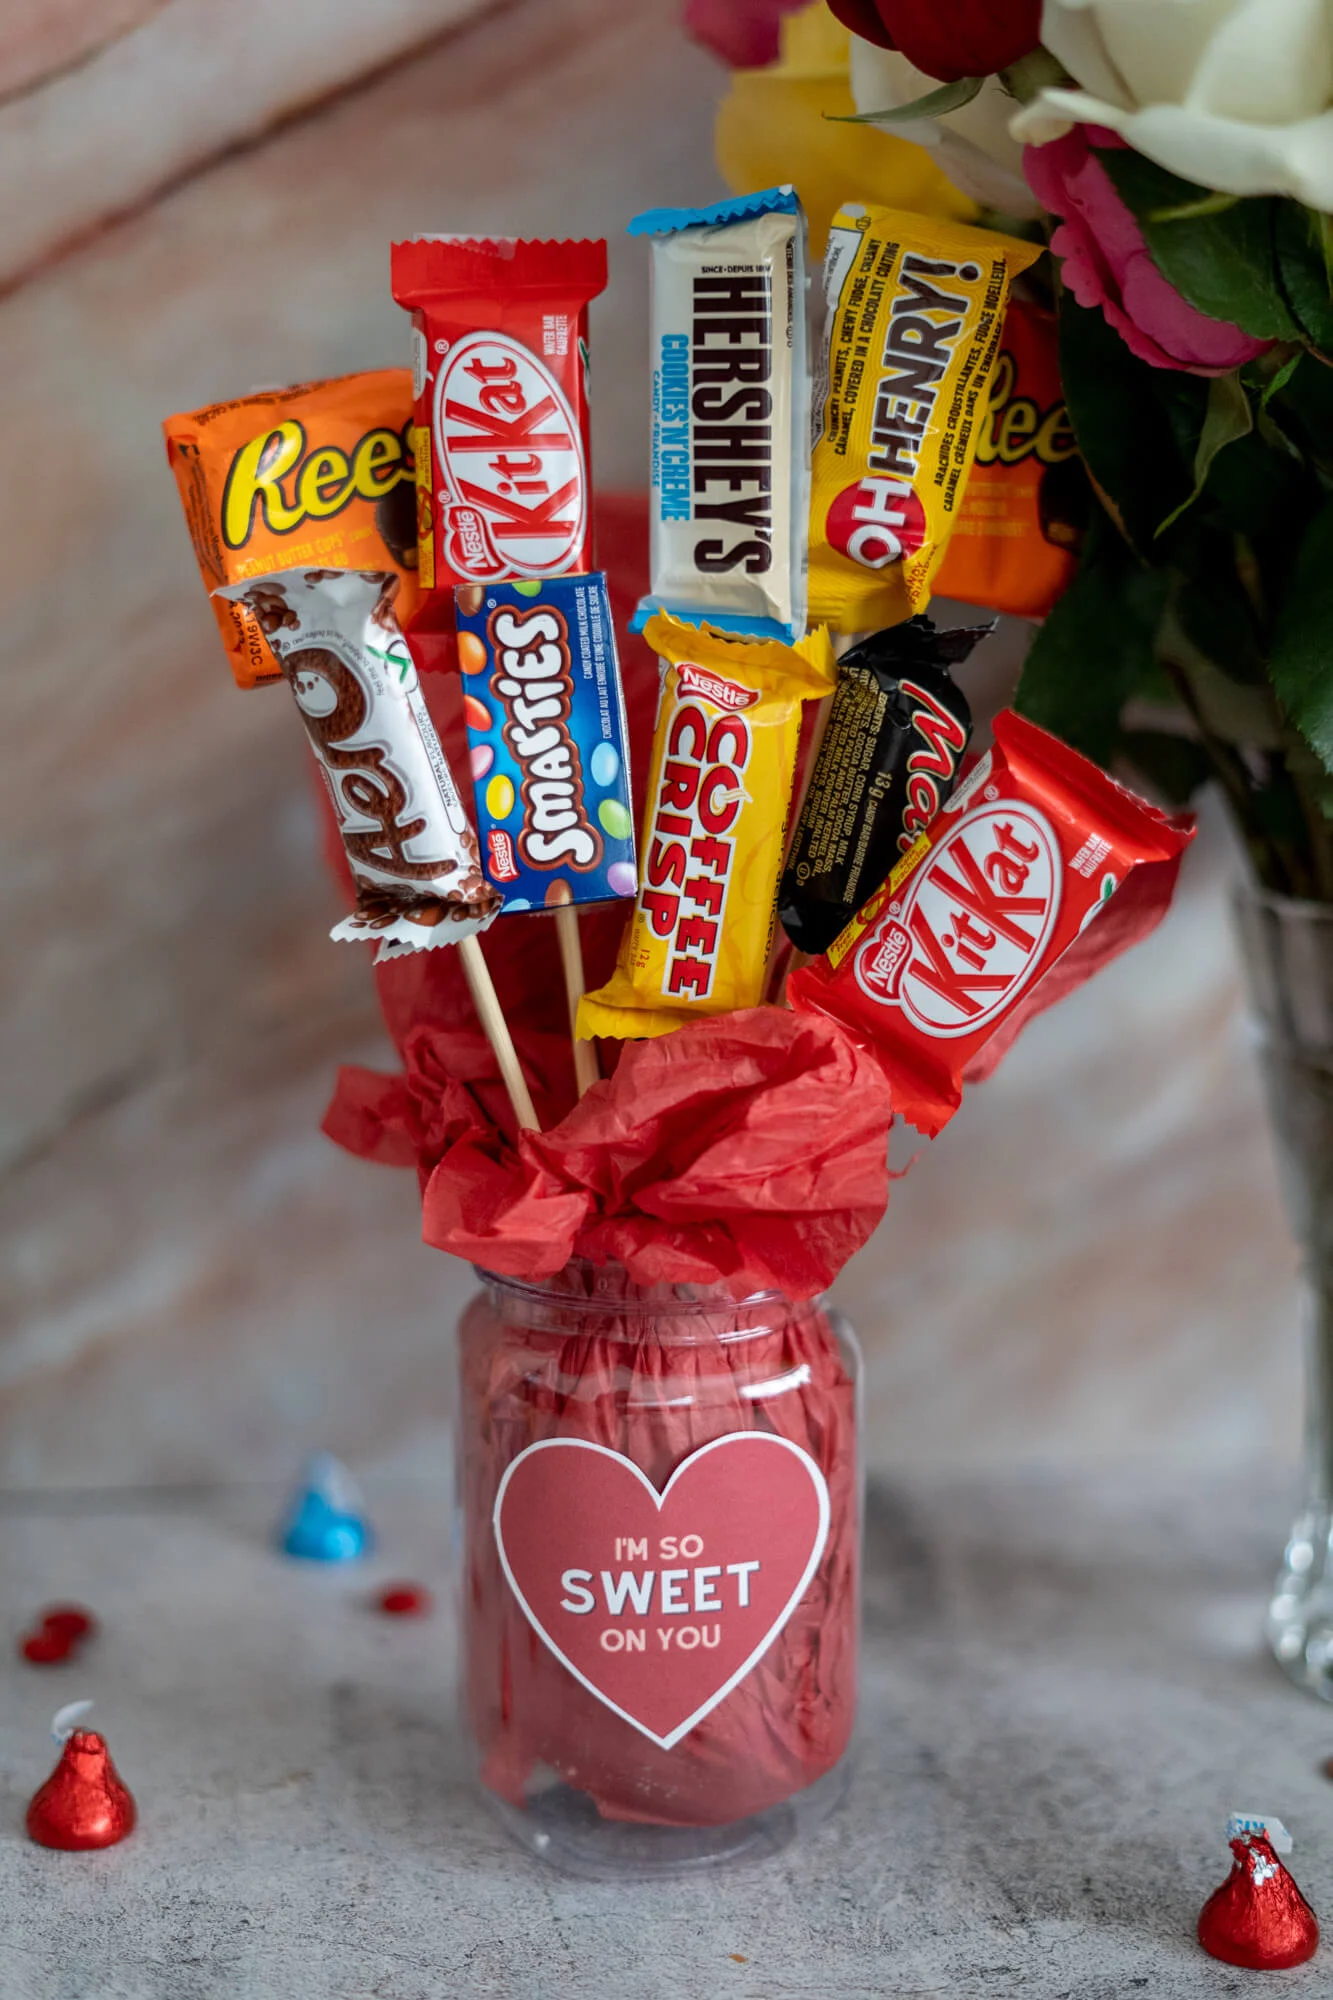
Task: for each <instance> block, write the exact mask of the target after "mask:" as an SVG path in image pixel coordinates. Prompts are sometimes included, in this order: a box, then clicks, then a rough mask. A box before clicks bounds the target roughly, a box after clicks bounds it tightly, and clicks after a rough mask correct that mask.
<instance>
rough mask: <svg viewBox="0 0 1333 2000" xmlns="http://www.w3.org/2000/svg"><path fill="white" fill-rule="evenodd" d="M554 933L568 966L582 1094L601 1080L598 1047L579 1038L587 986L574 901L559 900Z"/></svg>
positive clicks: (577, 1074) (571, 1020)
mask: <svg viewBox="0 0 1333 2000" xmlns="http://www.w3.org/2000/svg"><path fill="white" fill-rule="evenodd" d="M555 934H556V937H557V938H558V939H559V942H560V963H561V965H562V966H563V967H564V969H565V999H566V1001H567V1003H568V1005H569V1032H570V1036H571V1039H572V1040H573V1043H574V1081H575V1083H576V1084H577V1085H578V1092H579V1096H580V1097H582V1096H583V1094H584V1092H585V1091H587V1090H591V1088H592V1086H593V1084H595V1083H600V1082H601V1080H602V1072H601V1070H600V1069H599V1068H598V1066H597V1050H596V1048H595V1047H594V1046H593V1044H592V1043H591V1042H581V1041H580V1040H579V1039H578V1033H577V1026H578V1014H579V1001H580V1000H581V999H582V998H583V995H584V993H585V991H586V986H585V982H584V978H583V943H582V940H581V939H580V937H579V913H578V910H577V909H576V908H575V906H574V904H573V903H557V904H556V910H555Z"/></svg>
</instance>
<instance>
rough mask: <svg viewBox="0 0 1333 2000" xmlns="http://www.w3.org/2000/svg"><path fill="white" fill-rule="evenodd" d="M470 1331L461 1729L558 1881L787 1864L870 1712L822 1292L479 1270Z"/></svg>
mask: <svg viewBox="0 0 1333 2000" xmlns="http://www.w3.org/2000/svg"><path fill="white" fill-rule="evenodd" d="M477 1276H478V1278H479V1279H480V1281H481V1286H482V1290H481V1292H480V1294H479V1295H478V1296H477V1297H476V1298H475V1299H474V1300H473V1301H472V1303H471V1305H470V1306H469V1307H468V1309H467V1311H466V1312H465V1313H464V1315H463V1319H462V1322H461V1326H460V1331H459V1342H460V1353H459V1362H460V1372H461V1394H460V1397H459V1399H458V1426H459V1433H458V1460H457V1462H458V1467H459V1480H460V1487H461V1502H462V1516H463V1540H464V1553H463V1563H462V1570H461V1575H462V1604H461V1621H462V1633H463V1653H464V1674H463V1679H464V1702H465V1720H466V1725H467V1727H468V1729H469V1730H470V1732H471V1735H472V1737H473V1740H474V1741H475V1744H476V1750H477V1755H478V1763H479V1772H480V1778H481V1783H482V1785H483V1786H484V1788H485V1791H486V1793H487V1795H488V1796H489V1798H490V1800H491V1802H492V1804H493V1806H494V1808H495V1810H496V1811H497V1813H498V1814H499V1817H500V1818H501V1820H502V1821H503V1823H504V1825H505V1826H506V1827H507V1828H508V1830H509V1831H510V1833H511V1834H512V1835H513V1836H514V1838H515V1839H516V1840H518V1841H519V1842H520V1843H521V1845H523V1846H524V1847H526V1848H528V1849H529V1850H530V1851H531V1852H532V1853H533V1854H536V1855H539V1856H541V1858H542V1859H544V1860H546V1861H549V1862H551V1863H552V1864H553V1865H554V1866H556V1867H559V1868H563V1869H566V1870H568V1871H570V1872H573V1873H577V1874H583V1875H592V1876H599V1877H607V1876H618V1875H625V1876H643V1875H652V1874H659V1873H670V1872H675V1871H677V1870H681V1869H691V1868H697V1867H700V1866H706V1865H708V1864H710V1863H715V1862H720V1861H724V1860H728V1859H731V1858H733V1857H735V1856H738V1855H742V1854H747V1855H748V1854H754V1853H761V1852H768V1851H773V1850H776V1849H777V1848H779V1847H781V1846H784V1845H786V1843H787V1842H788V1841H790V1840H791V1839H792V1838H793V1837H794V1836H795V1835H797V1834H798V1833H799V1832H801V1831H803V1830H805V1829H806V1828H807V1827H809V1826H810V1825H811V1824H813V1823H814V1822H816V1821H817V1820H818V1819H820V1818H822V1817H823V1816H824V1815H825V1814H826V1813H827V1812H828V1811H829V1810H830V1809H831V1808H832V1806H833V1805H835V1804H836V1803H837V1802H838V1800H839V1799H840V1797H841V1795H842V1793H843V1790H844V1789H845V1786H846V1782H847V1779H848V1777H849V1775H850V1772H849V1748H850V1745H851V1741H852V1731H853V1722H854V1718H855V1709H856V1668H857V1638H858V1624H859V1591H860V1535H861V1491H860V1467H859V1453H858V1440H857V1428H858V1396H859V1384H860V1355H859V1351H858V1349H857V1346H856V1343H855V1339H854V1337H853V1335H852V1332H851V1329H850V1327H849V1325H848V1324H847V1322H846V1320H845V1319H843V1317H842V1316H841V1315H840V1314H839V1313H837V1312H835V1311H834V1310H832V1308H831V1307H829V1306H828V1305H827V1304H825V1303H822V1302H819V1301H816V1302H813V1303H807V1304H799V1303H795V1302H793V1301H792V1300H790V1299H787V1298H784V1297H783V1296H782V1295H781V1294H780V1293H777V1292H760V1293H756V1294H755V1295H753V1296H751V1297H748V1298H745V1299H741V1300H736V1299H733V1298H732V1297H731V1296H730V1295H729V1294H728V1293H726V1292H724V1291H722V1290H720V1289H711V1288H704V1287H695V1286H660V1287H656V1288H652V1289H644V1288H642V1287H639V1286H637V1285H635V1284H633V1283H632V1282H631V1281H630V1280H629V1279H628V1278H627V1276H626V1275H625V1273H624V1272H623V1271H622V1270H620V1269H619V1268H617V1267H610V1268H602V1267H596V1268H595V1267H593V1266H591V1265H587V1264H583V1263H578V1264H572V1265H570V1266H569V1267H567V1268H566V1269H565V1270H564V1271H562V1272H561V1273H560V1274H559V1275H558V1276H557V1277H555V1278H553V1279H551V1280H549V1281H546V1282H543V1283H526V1282H519V1281H517V1280H514V1279H511V1278H504V1277H497V1276H496V1275H495V1274H494V1273H492V1272H487V1271H480V1270H479V1271H478V1272H477Z"/></svg>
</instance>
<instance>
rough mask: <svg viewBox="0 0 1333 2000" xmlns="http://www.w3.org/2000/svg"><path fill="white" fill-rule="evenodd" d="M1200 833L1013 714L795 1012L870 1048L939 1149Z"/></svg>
mask: <svg viewBox="0 0 1333 2000" xmlns="http://www.w3.org/2000/svg"><path fill="white" fill-rule="evenodd" d="M1193 833H1194V828H1193V823H1192V821H1190V820H1188V819H1169V818H1167V816H1166V815H1165V814H1164V813H1160V812H1158V811H1157V810H1156V808H1155V807H1153V806H1150V805H1147V804H1146V803H1145V802H1144V801H1143V800H1142V799H1140V798H1137V797H1135V795H1134V794H1133V793H1132V792H1128V791H1126V790H1125V789H1124V787H1123V786H1121V785H1117V784H1115V783H1114V782H1113V781H1112V780H1111V779H1110V778H1108V777H1107V776H1106V774H1105V773H1104V772H1103V771H1100V770H1098V768H1097V766H1096V765H1095V764H1091V763H1089V762H1088V760H1087V758H1086V757H1081V756H1080V755H1079V754H1078V752H1077V751H1075V750H1071V749H1070V748H1069V746H1068V745H1067V744H1064V743H1061V742H1060V741H1059V740H1058V739H1057V738H1056V737H1054V736H1048V735H1047V733H1046V731H1045V730H1044V729H1038V728H1037V727H1036V726H1035V724H1033V723H1031V722H1027V721H1025V720H1024V719H1023V718H1022V717H1021V716H1018V715H1015V714H1013V713H1012V712H1011V711H1007V710H1006V711H1004V712H1003V713H1001V714H1000V715H998V716H997V717H996V718H995V747H994V749H993V750H991V751H989V752H988V753H987V754H986V756H984V757H983V758H981V760H980V762H979V763H978V764H977V766H976V768H975V769H974V770H973V772H972V773H971V775H970V777H969V778H968V779H967V781H966V783H964V784H963V785H962V786H961V787H960V788H959V790H958V791H957V792H956V793H955V794H954V796H953V798H952V799H951V800H950V801H949V803H948V804H947V805H946V806H945V807H944V809H943V810H942V812H941V813H940V814H939V816H938V817H937V818H936V819H935V820H934V821H933V823H932V824H931V826H930V827H929V828H928V830H927V831H926V832H925V833H924V834H923V835H922V836H921V839H920V840H919V841H918V842H917V844H916V846H915V847H914V848H912V849H911V851H910V852H909V853H908V854H906V855H904V857H903V859H902V860H901V862H899V864H898V866H897V867H896V868H895V869H894V870H893V873H892V874H891V875H890V876H889V879H888V881H887V882H886V883H885V884H884V886H883V888H882V889H880V890H879V891H878V892H877V893H876V894H875V895H874V896H872V897H871V899H870V901H869V902H868V903H867V904H866V905H865V908H864V909H863V910H861V911H860V912H859V914H858V915H857V916H856V917H855V918H854V920H853V921H852V923H850V924H849V925H848V926H847V929H846V930H845V931H843V933H842V934H841V936H840V937H838V938H837V939H836V940H835V942H834V943H833V944H832V945H831V946H830V948H829V952H828V956H827V958H825V959H823V960H820V961H818V962H816V963H815V964H813V965H810V966H807V967H805V968H804V969H802V970H801V971H799V972H797V973H794V974H793V976H792V978H791V980H790V982H789V985H788V992H789V994H790V997H791V1002H792V1005H793V1007H795V1008H796V1009H798V1011H803V1012H809V1013H815V1014H822V1015H826V1016H829V1017H830V1018H832V1019H833V1020H835V1021H838V1022H840V1023H841V1024H842V1026H843V1027H844V1028H846V1029H847V1030H848V1031H849V1032H850V1033H851V1034H853V1035H855V1036H856V1037H857V1038H858V1039H859V1040H860V1041H861V1042H862V1043H863V1044H865V1045H866V1046H867V1047H869V1048H870V1049H872V1050H873V1051H874V1053H875V1055H876V1057H877V1058H878V1061H879V1063H880V1066H881V1068H882V1069H883V1071H884V1074H885V1076H886V1077H887V1078H888V1081H889V1086H890V1090H891V1092H892V1097H893V1108H894V1110H895V1112H896V1113H897V1114H898V1115H899V1116H901V1117H903V1118H906V1119H908V1120H910V1122H911V1123H912V1124H913V1125H915V1126H916V1127H917V1129H918V1130H919V1131H921V1132H924V1133H926V1134H927V1135H928V1136H929V1137H932V1138H933V1137H934V1135H935V1133H937V1132H938V1131H939V1130H940V1129H941V1127H942V1126H944V1125H945V1124H947V1123H948V1121H949V1119H950V1118H952V1116H953V1114H954V1112H955V1111H956V1110H957V1109H958V1106H959V1105H960V1103H961V1102H962V1094H963V1093H962V1086H963V1083H964V1080H965V1079H966V1080H967V1081H970V1082H971V1081H978V1080H979V1079H980V1078H981V1077H982V1076H984V1075H987V1074H989V1072H990V1070H991V1069H992V1068H994V1066H995V1063H996V1062H998V1060H999V1057H1000V1055H1001V1054H1003V1052H1004V1050H1005V1049H1007V1048H1008V1046H1009V1044H1010V1043H1011V1042H1012V1041H1013V1040H1014V1038H1015V1036H1016V1035H1017V1033H1018V1031H1019V1029H1020V1028H1021V1027H1022V1026H1023V1024H1024V1023H1025V1022H1026V1021H1027V1020H1028V1019H1029V1018H1030V1017H1031V1016H1032V1014H1034V1013H1036V1012H1037V1011H1039V1009H1041V1008H1043V1007H1048V1006H1050V1005H1051V1004H1052V1002H1053V1001H1055V1000H1058V999H1060V998H1061V997H1062V996H1063V995H1064V994H1065V993H1067V992H1069V991H1070V990H1071V989H1072V988H1073V987H1074V986H1076V985H1081V984H1082V982H1083V980H1085V979H1087V978H1089V977H1090V976H1091V974H1092V973H1093V972H1095V971H1097V970H1098V969H1099V967H1100V966H1102V965H1104V964H1106V963H1107V962H1108V961H1109V960H1110V959H1112V958H1114V957H1116V956H1117V954H1118V953H1119V952H1121V951H1123V950H1125V949H1126V948H1127V946H1128V945H1130V944H1134V943H1137V942H1138V941H1139V939H1140V938H1142V937H1146V936H1147V934H1148V932H1149V931H1151V930H1152V929H1153V928H1154V927H1155V926H1156V924H1157V923H1158V922H1160V920H1161V918H1162V917H1163V916H1164V915H1165V914H1166V910H1167V906H1168V905H1169V903H1170V900H1171V893H1172V890H1173V889H1174V887H1175V880H1176V875H1177V873H1178V871H1179V867H1180V859H1181V855H1182V854H1183V852H1184V850H1185V848H1186V846H1187V845H1188V844H1189V842H1190V840H1191V839H1192V838H1193Z"/></svg>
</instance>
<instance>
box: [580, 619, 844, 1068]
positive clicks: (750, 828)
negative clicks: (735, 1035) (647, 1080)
mask: <svg viewBox="0 0 1333 2000" xmlns="http://www.w3.org/2000/svg"><path fill="white" fill-rule="evenodd" d="M645 636H646V638H647V640H648V643H649V645H650V646H652V647H653V648H654V649H655V651H656V652H657V654H658V656H659V657H660V659H661V661H662V666H663V678H662V693H661V699H660V702H659V705H658V712H657V726H656V729H655V731H654V734H653V752H652V761H651V764H650V767H649V774H648V797H647V803H646V806H645V810H644V822H643V838H642V842H641V861H640V886H639V892H638V897H637V899H636V901H635V906H634V914H633V916H632V917H631V919H630V922H629V925H628V927H627V929H626V932H625V936H624V939H623V940H622V943H621V947H620V956H619V958H618V960H617V961H616V969H615V971H614V972H613V973H612V975H611V977H610V979H609V980H608V981H607V983H606V985H605V986H603V987H602V988H601V989H600V991H598V992H596V993H589V994H586V995H585V996H584V998H583V999H582V1000H581V1001H580V1003H579V1013H578V1034H579V1036H580V1037H581V1038H586V1037H588V1036H591V1035H616V1036H620V1037H622V1038H625V1039H633V1038H635V1037H640V1036H645V1035H665V1034H669V1033H670V1031H671V1030H672V1029H673V1028H679V1027H682V1026H683V1025H684V1023H685V1022H686V1021H687V1020H688V1019H689V1018H690V1016H691V1015H698V1014H722V1013H726V1012H727V1011H728V1010H729V1009H731V1008H733V1007H756V1006H758V1004H759V1002H760V1001H761V1000H762V998H763V993H764V975H765V972H766V969H767V964H768V955H769V948H770V946H771V943H772V939H773V925H774V911H775V904H776V896H777V885H778V874H779V871H780V869H781V867H782V855H783V849H784V846H785V844H786V832H787V814H788V810H789V807H790V804H791V793H792V783H793V779H794V776H795V770H796V752H797V746H798V743H799V740H800V733H801V704H802V702H805V701H818V700H820V699H821V698H822V697H823V696H824V695H826V694H831V693H832V691H833V687H834V683H835V679H836V673H837V669H836V663H835V660H834V655H833V647H832V644H831V642H830V640H829V636H828V633H827V632H826V631H824V630H822V629H821V630H819V631H817V632H812V633H810V634H808V635H807V637H805V638H804V639H801V640H798V641H797V643H796V644H795V645H794V646H786V645H783V644H782V642H781V641H780V640H776V639H770V640H759V641H755V640H749V641H742V640H736V639H728V638H726V637H725V636H724V635H723V634H721V633H718V632H712V631H709V630H707V629H706V628H701V627H698V626H693V625H685V624H682V623H680V622H679V621H678V620H677V619H675V618H672V617H670V616H669V615H668V614H667V613H665V612H660V611H659V612H658V613H657V614H656V615H655V616H654V617H653V618H652V619H651V620H650V621H649V623H648V627H647V631H646V634H645Z"/></svg>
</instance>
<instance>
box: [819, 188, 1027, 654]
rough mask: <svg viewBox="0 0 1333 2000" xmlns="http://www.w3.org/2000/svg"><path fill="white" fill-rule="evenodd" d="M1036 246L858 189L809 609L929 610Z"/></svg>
mask: <svg viewBox="0 0 1333 2000" xmlns="http://www.w3.org/2000/svg"><path fill="white" fill-rule="evenodd" d="M1040 255H1041V246H1040V245H1039V244H1035V243H1022V242H1020V241H1019V240H1018V239H1017V238H1016V237H1012V236H1001V235H1000V234H999V233H998V232H996V231H993V230H988V229H970V228H968V227H967V226H966V224H964V223H960V222H949V221H946V220H944V219H943V218H939V217H930V216H922V215H907V214H903V213H900V212H899V211H898V210H896V209H891V208H877V207H875V206H873V205H863V204H861V203H859V202H849V203H847V204H846V205H845V206H844V207H842V208H840V209H839V211H838V213H837V214H836V215H835V216H834V218H833V228H832V230H831V231H830V232H829V242H828V251H827V254H826V256H825V259H824V302H825V309H826V314H827V317H826V321H825V363H826V366H827V370H828V374H827V379H824V380H821V381H819V382H817V383H816V397H817V399H818V400H817V407H822V409H823V428H822V430H821V432H820V435H819V439H818V441H817V443H816V445H815V451H814V461H813V465H812V468H811V495H810V619H811V622H812V623H814V622H815V621H816V620H824V621H826V622H827V623H828V624H830V625H832V626H833V627H834V629H835V630H836V631H839V632H864V631H872V632H873V631H876V630H878V629H880V628H881V627H882V626H885V625H896V624H897V623H898V622H899V621H900V620H901V619H904V618H909V617H911V615H912V614H913V613H914V612H916V611H920V610H921V609H922V608H923V607H924V606H925V604H926V603H927V602H928V601H929V598H930V586H931V580H932V578H933V577H934V575H935V572H936V570H937V569H938V568H939V566H940V563H941V562H942V561H943V559H944V551H945V548H946V546H947V545H948V540H949V535H950V532H951V530H952V528H953V524H954V521H955V520H956V518H957V514H958V508H959V505H960V503H961V501H962V498H963V491H964V488H965V487H966V485H967V475H968V473H969V472H970V470H971V468H972V461H973V458H974V457H975V455H976V449H977V441H978V439H979V437H980V434H981V425H982V423H983V422H984V419H985V415H986V408H987V396H988V392H989V385H990V376H991V371H992V369H993V368H994V365H995V357H996V355H997V354H998V352H999V346H1000V333H1001V330H1002V328H1003V326H1004V313H1005V306H1006V303H1007V301H1008V297H1009V287H1010V284H1011V282H1012V280H1013V279H1014V278H1015V277H1016V276H1017V274H1018V273H1019V272H1020V271H1024V270H1026V269H1027V267H1028V265H1029V264H1031V263H1033V262H1034V261H1035V259H1036V258H1037V257H1039V256H1040Z"/></svg>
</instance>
